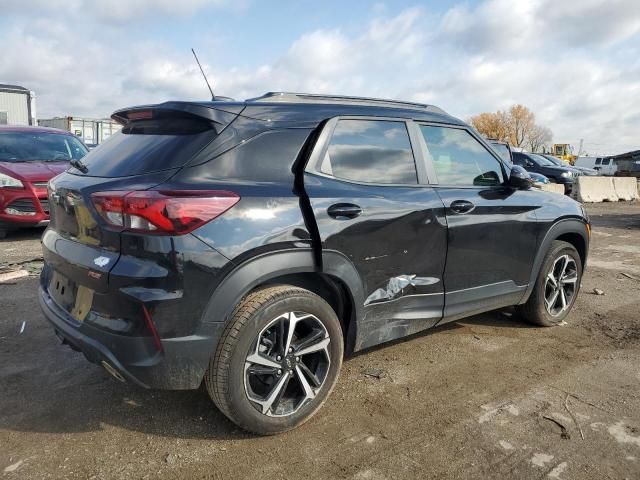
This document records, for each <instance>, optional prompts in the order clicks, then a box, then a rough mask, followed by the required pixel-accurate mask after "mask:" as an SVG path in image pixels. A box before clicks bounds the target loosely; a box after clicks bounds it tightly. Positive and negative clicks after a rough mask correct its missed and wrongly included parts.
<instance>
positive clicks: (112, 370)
mask: <svg viewBox="0 0 640 480" xmlns="http://www.w3.org/2000/svg"><path fill="white" fill-rule="evenodd" d="M100 364H101V365H102V366H103V367H104V369H105V370H106V371H107V372H109V373H110V374H111V376H112V377H113V378H115V379H116V380H119V381H121V382H122V383H125V382H126V380H125V378H124V377H123V376H122V375H121V374H120V372H118V371H117V370H116V369H115V368H113V367H112V366H111V365H109V364H108V363H107V362H105V361H104V360H103V361H102V362H101V363H100Z"/></svg>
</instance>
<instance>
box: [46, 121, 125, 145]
mask: <svg viewBox="0 0 640 480" xmlns="http://www.w3.org/2000/svg"><path fill="white" fill-rule="evenodd" d="M38 125H40V126H41V127H52V128H59V129H60V130H66V131H67V132H71V133H73V134H74V135H76V136H78V137H80V138H81V139H82V141H83V142H84V143H86V144H87V145H98V144H100V143H102V142H104V141H105V140H106V139H107V138H109V137H110V136H111V135H113V134H114V133H117V132H119V131H120V129H122V125H120V124H119V123H116V122H114V121H113V120H111V119H109V118H83V117H54V118H42V119H40V120H38Z"/></svg>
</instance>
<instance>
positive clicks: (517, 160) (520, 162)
mask: <svg viewBox="0 0 640 480" xmlns="http://www.w3.org/2000/svg"><path fill="white" fill-rule="evenodd" d="M513 163H515V164H516V165H520V166H521V167H524V163H525V162H524V158H522V155H518V154H517V153H514V154H513Z"/></svg>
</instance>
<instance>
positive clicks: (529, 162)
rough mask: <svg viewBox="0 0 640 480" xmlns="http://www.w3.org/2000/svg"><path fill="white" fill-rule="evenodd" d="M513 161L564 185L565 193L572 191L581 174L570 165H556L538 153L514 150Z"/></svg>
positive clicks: (529, 170)
mask: <svg viewBox="0 0 640 480" xmlns="http://www.w3.org/2000/svg"><path fill="white" fill-rule="evenodd" d="M513 163H514V164H515V165H520V166H521V167H523V168H524V169H526V170H527V171H528V172H535V173H541V174H542V175H544V176H545V177H547V178H548V179H549V180H551V182H553V183H559V184H562V185H564V193H571V190H572V189H573V182H574V181H575V179H576V177H577V176H578V175H579V174H578V172H577V171H576V170H575V169H574V168H572V167H570V166H568V165H567V166H566V167H563V166H560V165H556V164H555V163H554V162H552V161H551V160H549V159H548V158H545V157H543V156H542V155H538V154H536V153H526V152H513Z"/></svg>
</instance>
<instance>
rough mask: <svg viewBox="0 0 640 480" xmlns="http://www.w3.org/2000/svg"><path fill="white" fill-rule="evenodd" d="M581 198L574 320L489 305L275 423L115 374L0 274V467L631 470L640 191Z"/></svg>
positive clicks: (10, 244)
mask: <svg viewBox="0 0 640 480" xmlns="http://www.w3.org/2000/svg"><path fill="white" fill-rule="evenodd" d="M588 210H589V212H590V214H591V215H592V219H593V224H594V234H593V241H592V247H591V257H590V260H589V266H588V269H587V272H586V274H585V277H584V279H583V287H582V292H581V294H580V296H579V298H578V302H577V308H575V309H574V311H573V312H572V314H571V315H570V317H569V318H568V319H567V325H565V326H560V327H556V328H549V329H543V328H533V327H530V326H528V325H526V324H524V323H521V322H520V321H518V320H517V319H515V318H512V315H511V312H509V311H505V312H492V313H489V314H484V315H480V316H476V317H473V318H470V319H467V320H464V321H460V322H457V323H454V324H450V325H448V326H445V327H443V328H439V329H436V330H432V331H430V332H428V333H426V334H423V335H419V336H417V337H415V338H412V339H410V340H408V341H404V342H399V343H395V344H392V345H389V346H386V347H383V348H377V349H375V350H371V351H368V352H366V353H364V354H360V355H358V356H355V357H354V358H351V359H349V360H347V361H346V362H345V364H344V368H343V371H342V376H341V378H340V381H339V384H338V386H337V387H336V390H335V391H334V393H333V395H332V397H331V398H330V399H329V401H328V403H327V404H326V405H325V407H324V408H323V409H322V410H321V411H320V413H319V414H318V415H317V416H316V417H315V418H314V419H313V420H311V421H310V422H309V423H307V424H306V425H304V426H303V427H301V428H299V429H298V430H296V431H293V432H290V433H287V434H284V435H280V436H275V437H269V438H259V437H253V436H250V435H247V434H244V433H243V432H241V431H239V430H237V429H235V428H234V426H233V425H232V424H231V423H230V422H229V421H227V420H226V419H225V418H224V417H223V416H222V414H220V413H219V412H218V411H217V410H216V409H215V407H214V406H213V404H212V403H211V402H210V400H209V398H208V397H207V396H206V393H204V391H202V390H200V391H195V392H164V391H144V390H140V389H138V388H135V387H133V386H130V385H125V384H120V383H118V382H116V381H115V380H112V379H111V377H109V376H108V375H107V374H106V373H105V372H104V371H103V370H102V369H101V368H99V367H97V366H95V365H91V364H89V363H87V362H86V361H85V360H84V358H83V357H82V355H81V354H79V353H75V352H73V351H71V350H70V349H68V348H66V347H64V346H61V345H60V344H59V342H58V340H57V339H56V337H55V336H54V334H53V332H52V330H51V329H50V328H49V327H48V325H47V324H46V323H45V320H44V319H43V317H42V315H41V314H40V311H39V307H38V305H37V301H36V285H37V279H36V278H35V277H33V276H32V277H27V278H24V279H19V280H15V281H14V282H13V283H14V284H12V285H6V284H4V285H0V305H1V309H0V474H1V475H3V476H5V477H7V478H105V479H106V478H126V479H137V478H158V477H161V478H209V479H226V478H234V479H240V478H285V479H293V478H304V479H307V480H310V479H315V478H318V479H321V478H354V479H374V480H375V479H387V478H389V479H391V478H394V479H408V478H444V477H446V478H505V477H507V478H544V477H549V478H556V479H558V478H559V479H587V478H593V479H602V478H612V479H613V478H615V479H623V478H640V315H639V312H640V204H638V203H635V204H628V203H627V204H624V203H618V204H600V205H593V206H589V207H588ZM39 233H40V232H29V233H24V234H22V235H21V236H20V237H19V238H18V237H16V236H11V237H9V238H8V239H7V240H5V241H3V242H1V243H0V264H2V263H5V264H6V263H8V262H19V261H24V260H29V259H32V258H33V257H34V256H37V255H38V251H39V243H38V234H39ZM32 270H33V267H32ZM623 274H627V275H628V276H625V275H623ZM594 288H599V289H602V290H603V291H604V292H605V295H602V296H599V295H595V294H593V293H592V292H593V289H594ZM23 322H26V323H25V328H24V331H23V333H21V334H20V333H19V332H20V330H21V328H22V324H23ZM370 367H374V368H381V369H384V371H385V372H386V375H384V376H383V378H375V377H370V376H367V375H365V374H364V371H365V369H367V368H370Z"/></svg>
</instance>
